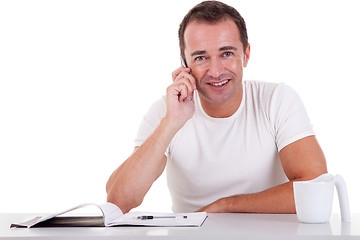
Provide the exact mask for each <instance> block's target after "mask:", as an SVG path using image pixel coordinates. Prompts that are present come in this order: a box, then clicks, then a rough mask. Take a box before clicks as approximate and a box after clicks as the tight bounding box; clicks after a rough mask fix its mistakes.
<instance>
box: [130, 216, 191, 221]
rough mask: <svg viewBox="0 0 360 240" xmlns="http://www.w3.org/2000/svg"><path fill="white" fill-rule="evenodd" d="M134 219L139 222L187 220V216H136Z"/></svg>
mask: <svg viewBox="0 0 360 240" xmlns="http://www.w3.org/2000/svg"><path fill="white" fill-rule="evenodd" d="M136 218H137V219H140V220H149V219H157V218H187V216H137V217H136Z"/></svg>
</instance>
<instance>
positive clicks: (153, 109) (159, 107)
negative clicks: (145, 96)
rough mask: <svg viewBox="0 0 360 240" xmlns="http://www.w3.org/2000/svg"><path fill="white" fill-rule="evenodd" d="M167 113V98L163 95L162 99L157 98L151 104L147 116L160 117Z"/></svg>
mask: <svg viewBox="0 0 360 240" xmlns="http://www.w3.org/2000/svg"><path fill="white" fill-rule="evenodd" d="M165 114H166V100H165V96H162V97H161V98H160V99H158V100H156V101H155V102H153V103H152V105H151V106H150V108H149V110H148V112H147V113H146V116H147V117H149V118H159V117H161V118H162V117H164V116H165Z"/></svg>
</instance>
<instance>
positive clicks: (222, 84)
mask: <svg viewBox="0 0 360 240" xmlns="http://www.w3.org/2000/svg"><path fill="white" fill-rule="evenodd" d="M229 81H230V80H229V79H226V80H224V81H221V82H210V83H208V84H209V85H210V86H214V87H223V86H225V85H226V84H227V83H228V82H229Z"/></svg>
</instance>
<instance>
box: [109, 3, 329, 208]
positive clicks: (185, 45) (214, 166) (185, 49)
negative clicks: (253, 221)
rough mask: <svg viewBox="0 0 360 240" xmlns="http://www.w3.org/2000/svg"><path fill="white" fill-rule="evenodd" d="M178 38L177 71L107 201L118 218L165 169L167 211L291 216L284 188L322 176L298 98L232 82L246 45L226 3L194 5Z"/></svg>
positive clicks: (274, 87) (238, 79)
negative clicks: (168, 196)
mask: <svg viewBox="0 0 360 240" xmlns="http://www.w3.org/2000/svg"><path fill="white" fill-rule="evenodd" d="M179 40H180V51H181V56H182V58H183V59H184V62H185V64H186V65H187V67H186V66H183V67H180V68H178V69H176V70H175V71H174V72H173V73H172V78H173V83H172V84H171V85H170V86H169V87H168V88H167V92H166V97H165V98H163V99H161V100H160V101H158V102H156V103H155V104H154V105H153V106H152V107H151V109H150V110H149V112H148V113H147V114H146V116H145V117H144V120H143V122H142V124H141V126H140V129H139V133H138V137H137V139H136V149H135V151H134V153H133V154H132V155H131V156H130V157H129V158H128V159H127V160H126V161H125V162H124V163H123V164H122V165H121V166H120V167H119V168H118V169H116V170H115V171H114V173H113V174H112V175H111V177H110V179H109V181H108V183H107V186H106V188H107V193H108V201H110V202H113V203H115V204H116V205H118V206H119V207H120V209H122V211H123V212H128V211H130V210H131V209H132V208H134V207H136V206H138V205H140V204H141V202H142V200H143V198H144V196H145V194H146V193H147V191H148V190H149V189H150V187H151V185H152V183H153V182H154V181H155V180H156V179H157V178H158V177H159V176H160V175H161V174H162V173H163V171H164V169H165V166H166V168H167V178H168V186H169V190H170V193H171V197H172V202H173V210H174V211H175V212H189V211H206V212H259V213H260V212H261V213H294V212H295V204H294V198H293V188H292V182H293V181H301V180H309V179H312V178H315V177H317V176H319V175H321V174H323V173H326V172H327V169H326V161H325V157H324V155H323V153H322V150H321V148H320V146H319V144H318V142H317V140H316V138H315V136H314V133H313V130H312V127H311V125H310V123H309V119H308V117H307V114H306V111H305V109H304V106H303V104H302V102H301V100H300V98H299V97H298V95H297V94H296V93H295V92H294V91H293V90H292V89H291V88H289V87H287V86H285V85H283V84H274V83H265V82H255V81H244V82H243V81H242V76H243V68H245V67H246V66H247V63H248V61H249V58H250V45H249V44H248V42H247V32H246V26H245V22H244V20H243V18H242V17H241V16H240V14H239V13H238V12H237V11H236V10H235V9H234V8H232V7H230V6H228V5H225V4H223V3H221V2H216V1H206V2H203V3H200V4H198V5H197V6H195V7H194V8H193V9H191V10H190V11H189V13H188V14H187V15H186V16H185V18H184V19H183V22H182V23H181V25H180V28H179Z"/></svg>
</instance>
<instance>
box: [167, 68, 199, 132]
mask: <svg viewBox="0 0 360 240" xmlns="http://www.w3.org/2000/svg"><path fill="white" fill-rule="evenodd" d="M184 64H185V63H184ZM190 71H191V70H190V68H187V67H184V66H182V67H179V68H178V69H176V70H175V71H173V72H172V79H173V83H172V84H171V85H170V86H169V87H168V88H167V91H166V105H167V114H166V117H168V118H170V119H171V122H174V123H176V126H181V127H182V126H183V124H185V122H186V121H187V120H189V119H190V118H191V117H192V116H193V114H194V110H195V105H194V101H193V94H194V90H195V89H196V83H195V78H194V77H193V76H192V75H191V72H190Z"/></svg>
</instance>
